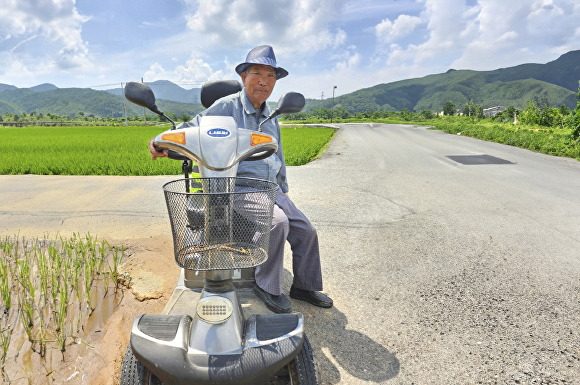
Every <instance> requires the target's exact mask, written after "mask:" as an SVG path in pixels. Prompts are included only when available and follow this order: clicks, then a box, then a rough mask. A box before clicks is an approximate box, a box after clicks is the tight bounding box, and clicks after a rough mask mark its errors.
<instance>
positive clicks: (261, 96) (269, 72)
mask: <svg viewBox="0 0 580 385" xmlns="http://www.w3.org/2000/svg"><path fill="white" fill-rule="evenodd" d="M241 76H242V83H243V84H244V88H245V89H246V93H247V94H248V98H249V99H250V101H251V102H252V105H253V106H254V108H260V106H261V105H262V103H264V102H265V101H266V100H268V98H269V97H270V95H271V94H272V91H273V90H274V85H276V70H274V68H273V67H270V66H267V65H262V64H253V65H252V66H250V68H248V70H247V71H246V72H242V75H241Z"/></svg>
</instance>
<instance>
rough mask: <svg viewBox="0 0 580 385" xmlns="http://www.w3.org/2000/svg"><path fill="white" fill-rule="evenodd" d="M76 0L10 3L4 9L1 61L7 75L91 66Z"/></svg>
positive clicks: (9, 0)
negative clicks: (82, 34)
mask: <svg viewBox="0 0 580 385" xmlns="http://www.w3.org/2000/svg"><path fill="white" fill-rule="evenodd" d="M87 20H88V18H87V17H84V16H82V15H80V14H79V13H78V11H77V9H76V8H75V2H74V0H37V1H19V0H7V1H5V2H4V3H3V5H2V7H0V42H1V44H2V45H1V46H2V50H1V54H0V61H1V62H2V63H3V66H5V67H6V68H7V69H6V71H15V72H8V73H7V74H6V76H10V77H13V78H14V79H20V78H22V77H23V76H25V75H24V74H25V73H40V74H42V73H45V74H47V73H52V72H54V71H59V70H60V69H64V70H70V69H71V68H75V67H83V66H87V65H88V66H91V62H90V60H89V51H88V46H87V43H86V42H85V41H83V39H82V36H81V26H82V24H83V23H84V22H86V21H87Z"/></svg>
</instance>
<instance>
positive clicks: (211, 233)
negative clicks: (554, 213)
mask: <svg viewBox="0 0 580 385" xmlns="http://www.w3.org/2000/svg"><path fill="white" fill-rule="evenodd" d="M163 190H164V193H165V201H166V203H167V211H168V212H169V220H170V222H171V231H172V233H173V248H174V252H175V261H176V262H177V264H178V265H179V266H181V267H183V268H184V269H189V270H227V269H241V268H246V267H252V266H257V265H259V264H261V263H263V262H264V261H265V260H266V259H267V258H268V244H269V239H270V230H271V227H272V215H273V209H274V201H275V198H276V190H277V185H276V184H275V183H272V182H268V181H264V180H259V179H250V178H188V179H179V180H175V181H172V182H169V183H166V184H165V185H164V186H163Z"/></svg>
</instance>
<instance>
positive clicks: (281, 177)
mask: <svg viewBox="0 0 580 385" xmlns="http://www.w3.org/2000/svg"><path fill="white" fill-rule="evenodd" d="M275 123H276V130H277V131H278V151H276V154H275V155H276V156H277V157H278V159H280V162H282V166H280V170H279V171H278V175H277V176H276V179H277V180H276V183H278V186H280V189H281V190H282V192H283V193H287V192H288V191H289V188H288V180H287V178H286V160H285V159H284V149H283V148H282V135H281V133H280V124H278V119H277V118H276V121H275Z"/></svg>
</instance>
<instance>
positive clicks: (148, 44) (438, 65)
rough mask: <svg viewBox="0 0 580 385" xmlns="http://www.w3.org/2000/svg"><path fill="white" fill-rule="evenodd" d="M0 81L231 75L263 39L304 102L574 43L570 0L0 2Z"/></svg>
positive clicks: (195, 80)
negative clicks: (304, 99) (0, 5)
mask: <svg viewBox="0 0 580 385" xmlns="http://www.w3.org/2000/svg"><path fill="white" fill-rule="evenodd" d="M2 3H3V4H2V7H0V83H4V84H11V85H14V86H17V87H31V86H35V85H38V84H41V83H52V84H54V85H56V86H57V87H61V88H64V87H81V88H89V87H90V88H95V89H107V88H113V87H117V86H119V85H120V84H121V82H127V81H135V80H141V78H143V79H144V80H145V81H154V80H160V79H167V80H171V81H173V82H175V83H177V84H179V85H181V86H182V87H184V88H192V87H196V86H199V85H200V84H201V83H203V82H205V81H207V80H216V79H234V78H237V74H236V73H235V72H234V70H233V68H234V67H235V66H236V65H237V64H238V63H240V62H242V61H244V59H245V56H246V54H247V52H248V51H249V50H250V49H251V48H252V47H254V46H257V45H261V44H270V45H272V46H273V47H274V50H275V52H276V56H277V59H278V63H279V65H280V66H282V67H284V68H286V69H287V70H288V71H289V72H290V76H288V77H287V78H285V79H283V80H280V81H279V82H278V84H277V85H276V90H275V92H274V94H273V98H277V97H279V96H280V95H281V94H282V93H283V92H286V91H291V90H292V91H298V92H302V93H304V94H305V96H306V97H309V98H321V97H322V95H323V94H324V98H328V97H331V96H332V90H333V86H336V87H337V88H336V95H340V94H344V93H349V92H352V91H355V90H358V89H361V88H366V87H371V86H374V85H377V84H380V83H389V82H393V81H397V80H403V79H408V78H415V77H422V76H426V75H429V74H435V73H442V72H445V71H447V70H448V69H450V68H454V69H473V70H491V69H496V68H501V67H509V66H514V65H518V64H522V63H546V62H548V61H551V60H555V59H557V58H558V57H559V56H560V55H561V54H563V53H565V52H568V51H571V50H577V49H580V23H578V20H580V1H578V0H391V1H388V0H98V1H96V0H4V1H3V2H2Z"/></svg>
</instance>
